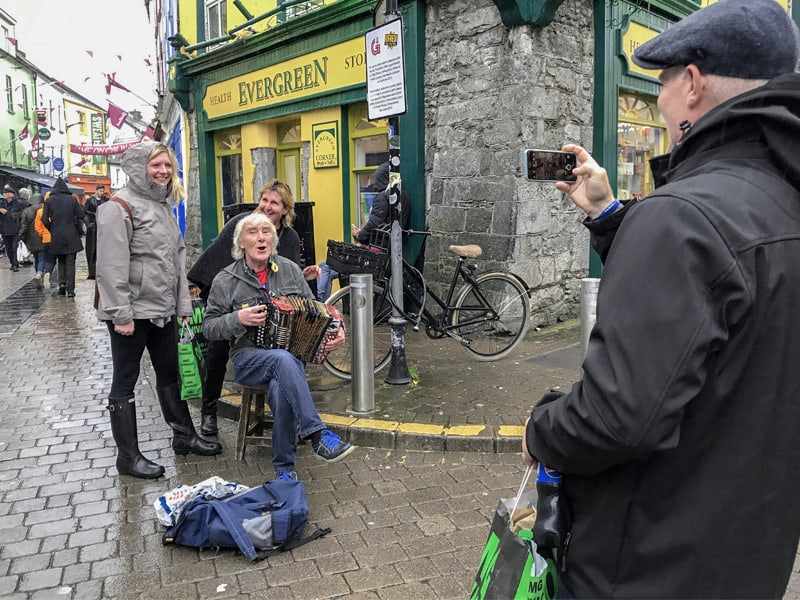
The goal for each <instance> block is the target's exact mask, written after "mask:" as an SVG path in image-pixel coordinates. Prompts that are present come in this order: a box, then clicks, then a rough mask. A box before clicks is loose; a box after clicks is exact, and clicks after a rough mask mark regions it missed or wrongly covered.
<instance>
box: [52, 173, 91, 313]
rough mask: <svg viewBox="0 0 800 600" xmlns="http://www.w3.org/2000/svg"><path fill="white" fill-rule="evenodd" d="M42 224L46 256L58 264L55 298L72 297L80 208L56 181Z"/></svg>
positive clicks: (80, 227) (81, 248) (80, 225)
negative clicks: (47, 239)
mask: <svg viewBox="0 0 800 600" xmlns="http://www.w3.org/2000/svg"><path fill="white" fill-rule="evenodd" d="M42 223H44V226H45V227H47V229H48V230H49V231H50V248H49V252H50V254H51V255H52V256H54V257H55V259H56V262H57V263H58V292H56V295H58V296H66V297H67V298H74V297H75V257H76V256H77V255H78V252H80V251H81V250H83V244H82V243H81V234H82V232H83V229H82V226H83V207H81V205H80V203H79V202H78V201H77V200H76V199H75V196H73V195H72V194H71V193H70V191H69V187H67V184H66V182H65V181H64V180H63V179H61V177H59V178H58V179H56V182H55V184H53V189H52V191H51V193H50V195H49V196H48V197H47V200H45V201H44V209H43V210H42Z"/></svg>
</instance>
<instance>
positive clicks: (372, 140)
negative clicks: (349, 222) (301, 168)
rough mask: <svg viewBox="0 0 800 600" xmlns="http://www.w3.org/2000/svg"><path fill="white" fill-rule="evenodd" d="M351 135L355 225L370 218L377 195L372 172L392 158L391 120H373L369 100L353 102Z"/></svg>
mask: <svg viewBox="0 0 800 600" xmlns="http://www.w3.org/2000/svg"><path fill="white" fill-rule="evenodd" d="M348 118H349V121H350V138H351V139H352V149H353V160H352V163H351V164H352V165H353V183H354V187H353V190H354V194H355V195H356V196H355V198H354V203H355V205H356V206H358V210H356V212H355V215H356V219H355V220H356V223H355V224H356V226H358V227H361V226H362V225H363V224H364V223H366V222H367V216H368V215H369V211H370V209H371V208H372V199H373V198H374V197H375V194H376V192H375V189H374V188H373V175H374V173H375V171H376V169H377V168H378V166H379V165H381V164H382V163H385V162H386V161H387V160H389V137H388V134H389V122H388V121H387V120H386V119H379V120H376V121H370V120H369V119H368V118H367V105H366V103H361V104H354V105H352V106H351V107H350V109H349V115H348Z"/></svg>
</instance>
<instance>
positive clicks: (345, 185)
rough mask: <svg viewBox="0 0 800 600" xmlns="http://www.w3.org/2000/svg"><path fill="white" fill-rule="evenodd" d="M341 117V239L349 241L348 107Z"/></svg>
mask: <svg viewBox="0 0 800 600" xmlns="http://www.w3.org/2000/svg"><path fill="white" fill-rule="evenodd" d="M339 115H340V116H339V118H340V120H341V127H340V128H339V131H340V132H342V135H340V136H339V139H340V140H342V149H341V156H342V198H344V202H343V205H344V206H343V207H342V211H343V213H342V237H341V239H343V240H345V241H348V240H350V236H351V234H350V223H352V222H353V221H352V219H351V218H350V214H351V213H350V199H351V198H352V196H351V195H350V189H351V188H350V179H352V178H351V177H350V116H349V115H348V112H347V106H345V105H344V104H343V105H342V108H341V110H340V112H339ZM356 202H357V203H358V202H361V198H360V197H359V198H356Z"/></svg>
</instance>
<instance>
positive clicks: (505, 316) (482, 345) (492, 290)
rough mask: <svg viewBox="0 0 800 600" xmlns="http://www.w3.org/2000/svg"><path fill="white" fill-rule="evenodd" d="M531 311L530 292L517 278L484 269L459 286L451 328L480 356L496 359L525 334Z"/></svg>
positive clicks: (511, 347) (468, 350)
mask: <svg viewBox="0 0 800 600" xmlns="http://www.w3.org/2000/svg"><path fill="white" fill-rule="evenodd" d="M530 312H531V308H530V304H529V303H528V292H527V290H526V289H525V287H524V286H523V285H522V284H521V283H520V282H519V280H518V279H516V278H515V277H512V276H511V275H509V274H508V273H503V272H500V271H497V272H491V273H482V274H481V275H479V276H478V277H476V278H475V283H474V284H467V285H466V286H465V287H463V288H462V289H461V290H460V292H459V294H458V297H457V298H456V301H455V310H454V311H453V318H452V322H451V325H452V331H453V333H455V334H458V335H459V336H461V337H462V338H463V340H464V344H463V346H464V349H465V350H466V351H467V352H468V353H469V354H471V355H472V356H473V357H474V358H476V359H477V360H481V361H489V360H497V359H499V358H503V357H504V356H506V355H508V353H509V352H511V351H512V350H513V349H514V347H515V346H516V345H517V344H519V342H520V341H521V340H522V338H524V337H525V333H526V332H527V331H528V321H529V318H530Z"/></svg>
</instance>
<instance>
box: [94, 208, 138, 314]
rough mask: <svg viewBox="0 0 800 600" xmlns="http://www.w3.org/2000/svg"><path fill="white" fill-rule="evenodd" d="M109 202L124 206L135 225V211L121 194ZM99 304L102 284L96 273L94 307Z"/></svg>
mask: <svg viewBox="0 0 800 600" xmlns="http://www.w3.org/2000/svg"><path fill="white" fill-rule="evenodd" d="M109 202H116V203H117V204H119V205H120V206H121V207H122V209H123V210H124V211H125V212H126V213H128V218H129V219H130V220H131V227H133V211H131V207H130V205H129V204H128V203H127V202H125V200H123V199H122V198H120V197H119V196H112V197H111V198H109ZM134 229H135V228H134ZM99 306H100V286H98V285H97V275H95V280H94V309H95V310H97V308H98V307H99Z"/></svg>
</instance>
